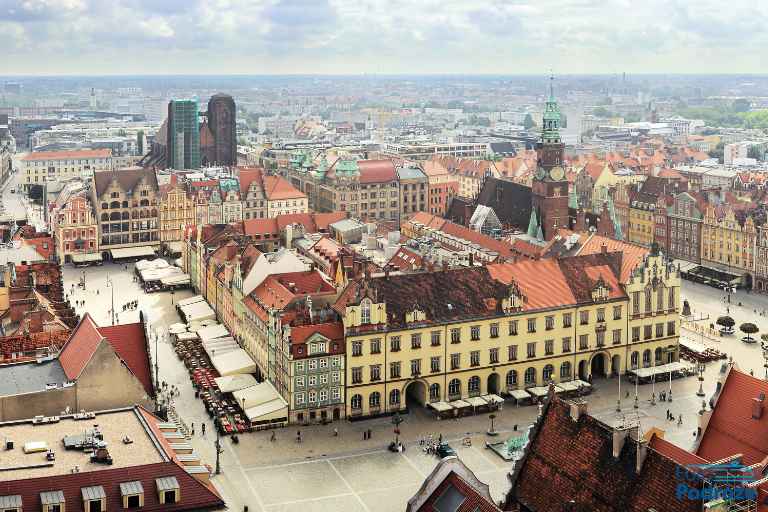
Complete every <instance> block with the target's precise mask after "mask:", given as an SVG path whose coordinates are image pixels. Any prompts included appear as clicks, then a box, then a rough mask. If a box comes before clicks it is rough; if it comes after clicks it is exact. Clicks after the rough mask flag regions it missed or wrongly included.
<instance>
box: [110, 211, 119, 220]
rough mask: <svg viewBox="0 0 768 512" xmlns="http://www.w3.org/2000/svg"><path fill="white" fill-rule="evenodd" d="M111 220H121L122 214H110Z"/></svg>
mask: <svg viewBox="0 0 768 512" xmlns="http://www.w3.org/2000/svg"><path fill="white" fill-rule="evenodd" d="M109 220H120V212H112V213H110V214H109Z"/></svg>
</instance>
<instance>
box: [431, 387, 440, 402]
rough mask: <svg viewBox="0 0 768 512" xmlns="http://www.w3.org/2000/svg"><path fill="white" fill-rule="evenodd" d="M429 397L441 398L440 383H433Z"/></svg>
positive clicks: (433, 398)
mask: <svg viewBox="0 0 768 512" xmlns="http://www.w3.org/2000/svg"><path fill="white" fill-rule="evenodd" d="M429 399H430V400H440V384H432V385H431V386H429Z"/></svg>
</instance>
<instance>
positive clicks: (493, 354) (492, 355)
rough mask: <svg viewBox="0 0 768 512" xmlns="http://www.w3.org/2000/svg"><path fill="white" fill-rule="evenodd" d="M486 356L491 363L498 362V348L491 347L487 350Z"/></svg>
mask: <svg viewBox="0 0 768 512" xmlns="http://www.w3.org/2000/svg"><path fill="white" fill-rule="evenodd" d="M488 358H489V360H490V362H491V364H498V362H499V349H498V348H492V349H490V350H489V351H488Z"/></svg>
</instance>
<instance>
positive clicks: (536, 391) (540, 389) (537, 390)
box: [526, 386, 564, 398]
mask: <svg viewBox="0 0 768 512" xmlns="http://www.w3.org/2000/svg"><path fill="white" fill-rule="evenodd" d="M526 391H528V393H530V394H531V395H533V396H535V397H538V398H541V397H543V396H547V393H549V386H537V387H534V388H528V389H527V390H526ZM563 391H564V390H563V388H561V387H557V386H555V393H562V392H563Z"/></svg>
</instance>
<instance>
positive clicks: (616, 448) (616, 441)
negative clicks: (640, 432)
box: [613, 428, 629, 459]
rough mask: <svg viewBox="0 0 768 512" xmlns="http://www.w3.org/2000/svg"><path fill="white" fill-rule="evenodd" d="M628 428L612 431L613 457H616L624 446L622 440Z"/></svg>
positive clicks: (627, 432) (625, 438) (624, 438)
mask: <svg viewBox="0 0 768 512" xmlns="http://www.w3.org/2000/svg"><path fill="white" fill-rule="evenodd" d="M628 434H629V430H627V429H624V428H621V429H618V428H617V429H615V430H614V431H613V458H614V459H618V458H619V455H620V454H621V449H622V448H624V442H625V441H626V440H627V435H628Z"/></svg>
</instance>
